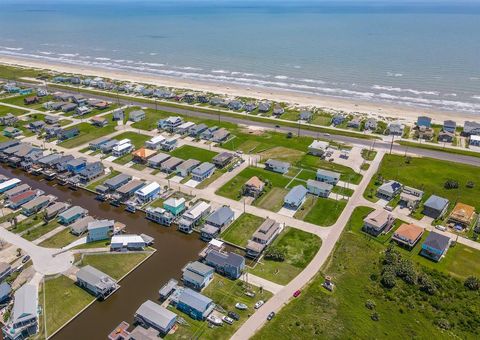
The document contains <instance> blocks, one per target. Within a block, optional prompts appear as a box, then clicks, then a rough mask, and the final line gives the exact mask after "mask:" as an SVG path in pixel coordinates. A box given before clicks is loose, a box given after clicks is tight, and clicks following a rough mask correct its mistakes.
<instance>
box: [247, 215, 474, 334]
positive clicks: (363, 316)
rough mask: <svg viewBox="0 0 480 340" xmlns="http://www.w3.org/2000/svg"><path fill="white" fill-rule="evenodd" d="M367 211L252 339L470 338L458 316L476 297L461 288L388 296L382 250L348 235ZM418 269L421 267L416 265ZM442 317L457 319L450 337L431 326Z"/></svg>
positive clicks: (401, 289)
mask: <svg viewBox="0 0 480 340" xmlns="http://www.w3.org/2000/svg"><path fill="white" fill-rule="evenodd" d="M368 211H369V208H365V207H361V208H357V209H356V210H355V211H354V213H353V215H352V218H351V219H350V221H349V224H348V226H347V229H346V230H345V231H344V233H343V235H342V237H341V238H340V240H339V242H338V243H337V246H336V248H335V250H334V253H333V255H332V256H331V258H330V261H328V262H327V263H326V265H325V266H324V268H322V270H321V274H319V275H318V276H317V277H316V278H315V279H314V280H313V281H312V282H311V283H310V284H309V285H308V286H307V288H306V289H304V290H303V292H302V294H301V295H300V296H299V297H298V298H296V299H293V300H291V301H290V303H289V304H288V305H287V306H286V307H284V308H283V309H282V310H281V311H280V312H279V313H278V314H277V316H276V317H275V318H274V319H273V320H272V321H271V322H269V323H267V324H266V326H264V328H263V329H261V330H260V331H259V332H258V333H257V334H256V335H255V336H254V339H282V338H285V334H288V336H287V338H289V339H302V338H303V339H313V338H316V339H334V338H335V339H349V338H355V339H373V338H378V337H379V334H381V338H389V339H405V338H412V337H414V338H419V339H423V338H425V339H426V338H428V339H430V338H438V339H447V338H452V337H459V338H475V334H478V331H479V325H478V323H468V324H467V323H462V321H461V320H462V318H463V316H462V315H475V314H471V313H470V310H476V309H477V308H479V301H480V300H479V299H478V293H477V292H472V291H467V290H466V289H465V288H464V287H463V284H462V282H458V281H455V280H453V279H446V282H448V284H450V286H448V287H443V286H442V284H441V283H440V282H439V284H440V286H439V288H438V293H437V294H436V295H434V296H429V295H427V294H425V293H423V292H421V291H420V290H419V289H418V287H411V286H407V285H406V284H404V283H403V282H398V283H397V286H396V287H394V288H393V289H390V290H388V289H385V288H383V287H382V286H381V285H380V282H379V281H380V279H379V277H380V272H379V261H380V256H381V254H382V251H383V250H384V249H385V245H384V244H382V243H380V242H375V241H374V240H372V239H371V238H370V237H367V236H365V235H364V234H363V233H362V234H359V233H357V232H356V231H352V230H351V227H352V226H355V227H356V228H358V226H359V224H360V225H361V223H362V219H363V217H364V216H365V215H366V214H368ZM451 250H452V249H451ZM449 252H450V251H449ZM359 254H361V256H360V255H359ZM449 255H450V254H449ZM447 257H448V255H447ZM444 260H445V259H444ZM459 260H460V259H459ZM442 261H443V260H442ZM441 264H442V263H440V265H441ZM435 265H436V264H435ZM417 268H425V267H422V266H420V265H418V267H417ZM425 270H428V269H427V268H425ZM439 270H442V268H441V267H440V268H439ZM429 273H430V275H441V274H438V273H437V274H435V272H429ZM324 275H330V276H332V277H333V281H334V283H335V291H334V292H333V293H329V292H327V291H326V290H325V289H324V288H323V287H322V286H321V284H322V283H323V281H324ZM435 277H436V278H437V277H438V276H435ZM452 280H453V281H452ZM397 281H399V280H397ZM443 282H445V281H442V283H443ZM452 294H455V295H453V296H455V299H452V298H453V296H452ZM368 300H371V301H373V302H374V303H375V307H374V310H370V309H368V308H366V307H365V303H366V301H368ZM433 306H438V307H437V308H435V307H433ZM443 311H445V312H447V311H448V312H449V315H450V316H451V315H458V317H457V318H456V319H457V320H449V321H450V325H453V326H452V328H451V329H450V330H449V331H442V330H441V329H440V328H439V327H437V326H436V325H435V322H436V320H438V319H439V318H442V317H445V314H444V312H443ZM373 312H376V313H377V314H378V316H379V321H373V320H372V318H371V316H372V313H373ZM452 313H454V314H452ZM470 320H471V318H470Z"/></svg>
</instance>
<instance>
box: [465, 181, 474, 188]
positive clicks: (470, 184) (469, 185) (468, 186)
mask: <svg viewBox="0 0 480 340" xmlns="http://www.w3.org/2000/svg"><path fill="white" fill-rule="evenodd" d="M474 186H475V183H474V182H473V181H468V182H467V188H469V189H472V188H473V187H474Z"/></svg>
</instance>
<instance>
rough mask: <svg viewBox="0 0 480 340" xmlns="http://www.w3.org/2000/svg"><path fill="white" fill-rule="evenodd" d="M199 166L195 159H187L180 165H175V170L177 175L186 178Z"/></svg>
mask: <svg viewBox="0 0 480 340" xmlns="http://www.w3.org/2000/svg"><path fill="white" fill-rule="evenodd" d="M199 164H200V162H199V161H197V160H196V159H188V160H186V161H185V162H183V163H181V164H180V165H177V168H176V169H175V170H176V172H177V173H178V175H180V176H182V177H187V176H188V175H190V173H191V172H192V171H193V169H195V168H196V167H197V166H198V165H199Z"/></svg>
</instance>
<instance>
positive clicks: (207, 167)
mask: <svg viewBox="0 0 480 340" xmlns="http://www.w3.org/2000/svg"><path fill="white" fill-rule="evenodd" d="M214 171H215V164H212V163H209V162H204V163H202V164H200V165H199V166H197V167H196V168H195V169H193V170H192V179H194V180H195V181H198V182H201V181H203V180H204V179H207V178H208V177H210V176H211V175H212V174H213V173H214Z"/></svg>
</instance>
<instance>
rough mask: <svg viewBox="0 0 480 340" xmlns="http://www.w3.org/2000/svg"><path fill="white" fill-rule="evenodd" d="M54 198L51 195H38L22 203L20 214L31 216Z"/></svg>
mask: <svg viewBox="0 0 480 340" xmlns="http://www.w3.org/2000/svg"><path fill="white" fill-rule="evenodd" d="M54 199H55V197H52V196H43V195H42V196H38V197H36V198H34V199H33V200H31V201H30V202H27V203H26V204H24V205H22V214H23V215H25V216H32V215H34V214H36V213H37V212H39V211H40V210H42V209H44V208H45V207H47V206H48V205H49V204H50V203H51V202H52V201H53V200H54Z"/></svg>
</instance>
